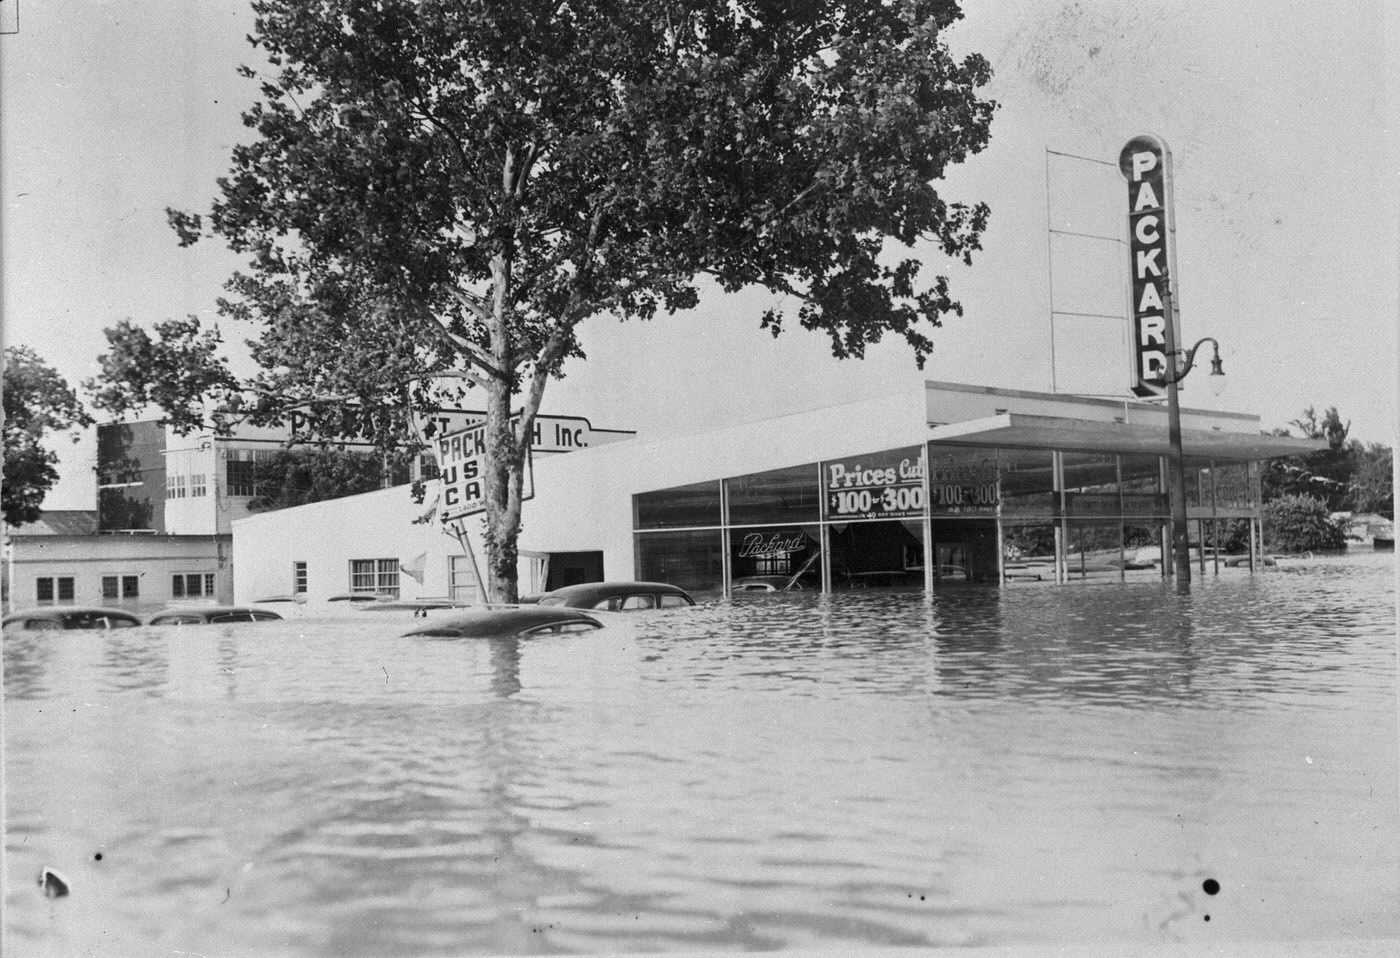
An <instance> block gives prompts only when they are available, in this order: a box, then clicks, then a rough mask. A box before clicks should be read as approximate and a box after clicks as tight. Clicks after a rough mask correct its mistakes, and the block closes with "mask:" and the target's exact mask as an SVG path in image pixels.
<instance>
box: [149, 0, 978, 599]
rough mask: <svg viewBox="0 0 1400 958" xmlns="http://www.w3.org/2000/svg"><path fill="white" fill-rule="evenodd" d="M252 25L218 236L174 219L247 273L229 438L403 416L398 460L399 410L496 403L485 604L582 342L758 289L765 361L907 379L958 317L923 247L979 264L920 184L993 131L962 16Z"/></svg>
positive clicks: (287, 3)
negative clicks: (846, 360) (599, 322)
mask: <svg viewBox="0 0 1400 958" xmlns="http://www.w3.org/2000/svg"><path fill="white" fill-rule="evenodd" d="M254 10H255V12H256V17H257V19H256V27H255V29H254V32H253V34H252V36H251V38H250V39H251V40H252V42H253V43H254V45H255V46H256V47H257V48H259V49H260V50H261V51H262V52H263V53H264V54H265V55H266V56H267V58H268V62H269V64H270V67H271V69H270V71H269V72H267V73H260V72H258V71H257V70H254V69H250V68H245V69H244V72H245V74H246V75H247V76H249V77H250V78H257V79H258V80H259V81H260V90H261V98H260V100H259V101H258V102H257V103H256V104H255V105H254V106H253V107H252V108H250V109H249V110H248V111H247V112H246V113H245V115H244V121H245V124H246V125H247V126H248V127H249V129H250V130H252V131H253V133H254V135H255V138H254V139H253V140H252V142H250V143H247V144H245V145H241V146H238V147H237V148H235V150H234V151H233V156H232V169H231V171H230V172H229V174H228V176H227V177H225V178H223V179H221V180H220V182H219V188H220V195H219V196H218V198H217V199H216V200H215V202H214V203H213V206H212V209H211V211H210V212H209V214H208V218H207V221H206V219H205V218H204V217H203V216H202V215H200V214H192V213H187V212H176V211H172V212H171V214H170V217H171V223H172V226H173V227H174V228H175V229H176V231H177V232H178V233H179V235H180V238H181V242H182V243H189V242H193V241H195V240H196V239H198V238H199V237H200V236H201V235H204V234H205V233H206V230H207V231H212V233H213V234H215V235H217V236H219V237H221V238H222V239H223V240H224V241H226V242H227V243H228V244H229V246H230V247H231V248H232V249H233V250H234V251H236V252H238V253H241V254H246V256H247V257H248V267H247V269H246V270H244V271H242V272H240V273H238V274H236V275H235V276H234V277H233V279H232V280H231V281H230V283H229V285H228V288H229V291H230V293H231V295H230V297H229V298H227V299H226V300H224V301H222V303H221V309H222V310H223V312H224V314H225V315H227V316H229V317H233V318H235V319H239V320H245V321H247V322H249V323H252V324H254V325H255V326H256V327H257V329H258V333H259V334H258V336H257V338H256V340H255V341H254V342H253V343H252V348H253V356H254V359H255V360H256V361H257V363H258V364H259V366H260V367H261V370H262V372H261V373H259V375H258V376H257V377H256V379H255V381H254V382H253V383H252V384H251V387H252V388H251V389H250V390H249V392H248V393H247V394H246V398H245V402H244V405H243V406H242V412H243V413H244V414H247V415H250V416H253V417H254V418H262V419H264V420H271V419H275V418H276V417H277V416H278V415H279V414H280V411H281V410H285V409H286V408H288V406H289V405H298V406H300V407H301V408H303V409H305V410H308V416H309V418H310V419H311V421H312V427H313V428H321V427H324V428H321V431H322V432H323V433H325V432H328V431H329V429H330V428H331V427H330V425H329V417H331V416H332V415H333V414H334V411H335V408H336V405H337V404H336V403H333V402H328V401H327V400H328V398H330V397H336V398H341V399H353V400H354V401H355V402H358V403H360V404H363V405H365V406H366V407H373V408H382V409H388V410H389V411H390V412H391V414H390V415H387V416H385V417H384V419H383V423H384V426H383V429H382V431H380V432H379V433H378V434H377V435H375V436H374V437H372V438H374V439H375V441H377V442H379V443H380V444H381V445H384V446H386V447H387V446H389V445H392V444H395V443H402V442H403V441H404V439H405V436H406V428H405V421H406V415H405V413H406V412H407V411H408V410H410V409H411V408H415V407H416V408H424V407H427V406H432V405H440V404H450V403H453V402H456V401H459V400H460V398H461V395H462V391H463V390H464V389H467V388H472V387H475V388H478V389H480V390H481V391H482V392H483V393H484V394H485V396H484V400H485V401H484V406H485V409H486V416H487V423H486V443H487V453H486V457H485V470H484V473H485V475H484V479H485V489H486V500H485V501H486V509H487V520H488V541H487V547H488V554H489V563H488V564H489V570H490V576H491V587H492V591H493V592H494V594H495V595H496V596H497V597H499V598H504V599H507V600H509V599H513V598H514V597H515V565H516V547H515V542H516V536H517V533H518V529H519V524H520V494H521V488H522V482H521V480H522V470H523V466H524V458H525V455H526V441H527V437H528V436H529V435H530V434H531V432H532V429H533V423H534V417H535V415H536V413H537V411H538V409H539V403H540V399H541V396H542V394H543V391H544V388H545V385H546V383H547V381H548V380H549V379H550V378H551V377H557V376H559V375H560V374H561V372H562V369H563V365H564V363H565V361H566V360H568V359H569V358H571V357H580V356H582V350H581V348H580V344H579V338H578V335H579V329H580V326H581V324H583V323H584V322H585V321H587V320H589V319H592V318H594V317H602V316H610V317H616V318H621V319H629V318H630V319H650V318H652V317H654V316H656V315H657V314H658V313H660V312H674V311H677V310H684V309H687V308H689V307H692V306H694V305H695V304H696V303H697V301H698V297H699V285H698V284H699V283H700V282H701V281H702V280H708V281H710V282H712V283H713V284H715V285H716V286H718V288H720V289H722V290H726V291H735V290H739V289H742V288H745V287H749V286H761V287H766V288H768V289H770V290H773V291H775V292H777V293H779V294H781V295H783V296H784V297H785V298H786V300H787V301H788V302H790V303H792V304H793V309H794V312H792V314H791V315H788V314H787V313H786V312H784V311H783V310H782V309H778V308H775V309H771V310H769V311H768V312H767V313H765V314H764V315H763V316H761V317H755V319H756V321H758V322H759V324H760V325H761V326H762V327H764V328H766V329H768V330H770V331H772V333H773V334H774V335H777V334H778V333H780V332H781V331H782V330H783V329H784V328H785V324H786V323H787V322H788V321H790V320H795V321H796V323H797V325H799V326H801V327H802V328H805V329H808V330H812V331H815V332H818V333H820V334H823V335H824V336H826V337H827V338H828V341H829V343H830V345H831V351H832V354H833V355H834V356H837V357H859V356H861V355H863V353H864V351H865V348H866V346H867V345H869V344H871V343H874V342H877V341H879V340H880V339H881V338H882V336H884V335H885V334H887V333H889V334H894V335H898V336H902V337H903V338H904V339H905V340H906V341H907V342H908V343H909V345H910V346H911V347H912V349H913V353H914V357H915V359H916V361H917V362H918V363H919V364H920V365H922V362H923V360H924V359H925V357H926V356H927V355H928V353H929V352H930V350H931V349H932V346H933V343H932V340H931V338H930V333H931V331H932V329H933V327H936V326H938V325H939V324H940V323H941V321H942V319H943V317H945V316H946V315H948V314H950V313H951V314H959V313H961V306H960V305H959V304H958V302H957V301H956V300H955V299H954V298H953V297H952V294H951V290H950V288H949V284H948V280H947V278H946V277H943V276H937V277H932V278H930V279H925V278H924V277H923V276H922V275H921V274H922V268H921V267H922V263H921V259H920V257H919V255H917V254H916V252H915V251H913V250H912V249H911V247H912V246H913V244H915V243H919V242H923V243H926V244H931V246H932V248H934V249H936V250H938V251H939V252H940V253H941V254H942V255H944V256H947V257H950V258H956V259H960V260H963V261H970V257H971V255H972V253H973V252H974V251H975V250H977V249H978V248H979V241H980V235H981V233H982V230H983V229H984V227H985V224H986V220H987V216H988V210H987V207H986V205H985V204H982V203H974V204H962V203H956V202H949V201H947V200H945V199H944V198H943V197H942V196H940V195H939V193H938V191H937V190H936V189H935V187H934V182H935V181H936V180H938V179H939V178H941V177H942V176H943V175H944V173H945V171H946V170H947V169H948V167H949V166H950V165H952V164H955V163H958V162H961V161H963V160H964V159H966V158H967V157H968V156H970V155H971V154H974V153H976V152H978V151H980V150H981V149H982V148H983V147H984V146H985V145H986V143H987V141H988V136H989V133H988V129H989V124H990V119H991V116H992V112H993V109H994V104H993V103H991V102H990V101H988V100H984V99H981V98H980V97H979V96H978V89H979V88H980V87H982V86H983V85H984V84H986V83H987V81H988V80H989V78H990V72H991V71H990V68H989V66H988V64H987V62H986V60H985V59H983V58H982V57H981V56H978V55H975V54H974V55H970V56H967V57H966V58H964V59H961V60H958V59H956V58H954V57H953V56H952V55H951V53H950V52H949V50H948V49H947V47H946V44H945V43H944V41H943V38H942V32H943V31H944V30H945V28H947V27H948V26H949V25H951V24H952V23H953V22H955V21H956V20H957V19H958V18H959V17H961V12H960V10H959V8H958V5H957V3H956V2H955V0H904V2H899V3H870V2H867V0H850V2H847V0H810V2H806V3H800V4H787V3H774V2H770V0H739V2H735V0H691V2H687V3H679V2H674V0H577V2H575V0H570V2H568V3H559V2H557V0H549V2H545V0H515V2H512V3H460V2H449V0H382V2H376V3H369V2H365V0H320V2H317V3H305V2H304V0H259V2H256V3H254ZM898 245H903V246H904V247H905V248H906V250H905V252H904V253H903V254H902V255H894V249H895V248H896V247H897V246H898ZM198 385H200V384H198V383H194V382H183V383H181V387H182V388H190V389H192V388H194V387H196V386H198ZM217 385H221V384H217ZM149 395H150V397H151V398H152V399H156V400H157V401H159V402H162V403H165V402H171V403H173V405H174V407H175V408H184V407H182V403H183V404H185V406H188V400H186V399H172V398H171V397H157V396H156V395H155V394H154V393H153V392H152V393H149ZM516 403H518V404H519V407H520V408H519V412H520V413H521V414H520V415H519V417H518V418H516V419H515V424H514V425H512V417H513V414H514V413H515V412H516V411H517V410H516V409H515V408H514V406H515V404H516ZM323 416H324V417H326V419H325V421H324V422H320V421H319V417H323Z"/></svg>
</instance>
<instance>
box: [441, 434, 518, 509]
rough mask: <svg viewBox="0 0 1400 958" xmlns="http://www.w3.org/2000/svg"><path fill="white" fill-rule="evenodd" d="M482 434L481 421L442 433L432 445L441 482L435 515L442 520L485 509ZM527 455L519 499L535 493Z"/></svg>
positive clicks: (484, 443) (483, 436)
mask: <svg viewBox="0 0 1400 958" xmlns="http://www.w3.org/2000/svg"><path fill="white" fill-rule="evenodd" d="M485 436H486V424H485V423H481V424H479V425H475V426H469V427H468V428H466V429H464V430H462V431H461V432H457V433H453V434H452V435H450V436H443V437H442V438H441V439H439V440H438V441H437V442H436V443H435V444H434V449H435V450H436V452H437V460H438V470H439V472H440V476H439V479H440V481H441V486H440V487H439V498H438V503H439V512H438V517H439V518H440V519H441V520H442V521H443V522H451V521H452V520H453V519H460V518H462V517H463V516H470V515H475V514H476V513H478V512H485V511H486V478H485V474H484V472H483V468H484V462H485V458H486V438H485ZM529 456H530V454H529V453H526V460H525V476H524V487H523V489H522V490H521V498H522V499H529V498H531V497H533V496H534V494H535V483H534V469H533V462H532V460H531V459H530V458H529Z"/></svg>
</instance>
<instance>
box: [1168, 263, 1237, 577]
mask: <svg viewBox="0 0 1400 958" xmlns="http://www.w3.org/2000/svg"><path fill="white" fill-rule="evenodd" d="M1164 285H1166V286H1167V289H1166V296H1165V300H1166V302H1165V304H1164V305H1165V313H1166V317H1167V322H1166V340H1167V342H1166V347H1167V362H1168V364H1169V366H1170V368H1168V369H1166V370H1164V371H1163V373H1162V378H1163V379H1164V380H1165V382H1166V385H1167V444H1168V445H1169V446H1170V451H1169V454H1168V456H1167V498H1168V499H1169V500H1170V502H1171V517H1172V519H1171V522H1172V562H1171V565H1170V566H1169V568H1171V569H1172V572H1173V574H1174V575H1175V576H1176V581H1177V584H1178V585H1190V584H1191V536H1190V532H1189V530H1188V527H1187V522H1186V455H1185V453H1184V451H1183V450H1182V447H1181V405H1180V403H1179V401H1178V399H1177V384H1178V383H1180V382H1181V381H1182V380H1183V379H1185V378H1186V374H1187V373H1189V372H1191V369H1192V367H1193V366H1195V364H1196V351H1197V350H1198V349H1200V348H1201V347H1202V346H1204V345H1205V344H1206V343H1210V344H1211V348H1212V350H1213V351H1214V355H1213V356H1212V357H1211V360H1210V374H1211V375H1212V376H1224V375H1225V370H1224V368H1223V366H1222V364H1221V362H1220V344H1219V343H1218V342H1216V341H1215V339H1214V338H1213V337H1210V336H1206V337H1205V338H1203V339H1200V340H1197V342H1196V345H1194V346H1192V347H1191V348H1190V349H1188V350H1186V351H1185V353H1184V355H1182V354H1181V353H1180V351H1179V350H1178V349H1177V345H1176V331H1175V330H1174V329H1173V326H1175V325H1176V324H1175V323H1174V322H1173V321H1172V319H1173V316H1172V296H1171V288H1170V286H1169V285H1167V284H1164ZM1201 545H1202V547H1204V546H1205V543H1204V542H1202V543H1201Z"/></svg>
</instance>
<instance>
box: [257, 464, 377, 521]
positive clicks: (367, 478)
mask: <svg viewBox="0 0 1400 958" xmlns="http://www.w3.org/2000/svg"><path fill="white" fill-rule="evenodd" d="M383 476H384V464H383V463H382V461H381V460H380V458H379V457H378V456H376V455H367V454H365V453H359V452H350V451H348V450H345V449H282V450H278V451H277V452H276V453H274V454H273V455H271V456H269V457H268V458H266V459H261V460H259V461H258V463H257V475H256V480H255V481H256V483H257V495H256V496H254V497H253V499H251V500H250V501H249V502H248V508H249V509H251V510H253V511H255V512H271V511H273V510H275V509H286V508H288V507H290V506H303V505H306V504H307V503H308V502H321V501H323V500H326V499H338V498H340V497H341V496H353V495H358V494H359V493H362V492H373V491H374V490H375V489H378V488H380V486H381V484H382V480H383Z"/></svg>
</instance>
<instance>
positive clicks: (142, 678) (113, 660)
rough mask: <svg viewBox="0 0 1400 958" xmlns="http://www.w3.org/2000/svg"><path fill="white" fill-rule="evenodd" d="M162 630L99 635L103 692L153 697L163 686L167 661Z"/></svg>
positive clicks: (100, 673) (168, 668) (115, 631)
mask: <svg viewBox="0 0 1400 958" xmlns="http://www.w3.org/2000/svg"><path fill="white" fill-rule="evenodd" d="M166 632H167V630H164V629H118V630H114V631H111V632H104V633H101V634H102V637H103V638H102V658H101V663H100V668H99V675H100V676H101V679H102V682H101V684H100V688H101V689H102V690H103V691H104V692H125V691H142V692H146V693H148V694H151V695H154V694H157V693H158V692H159V690H161V689H163V688H164V687H165V684H166V682H167V680H168V678H169V670H170V661H169V654H168V648H167V646H166V643H165V634H166Z"/></svg>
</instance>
